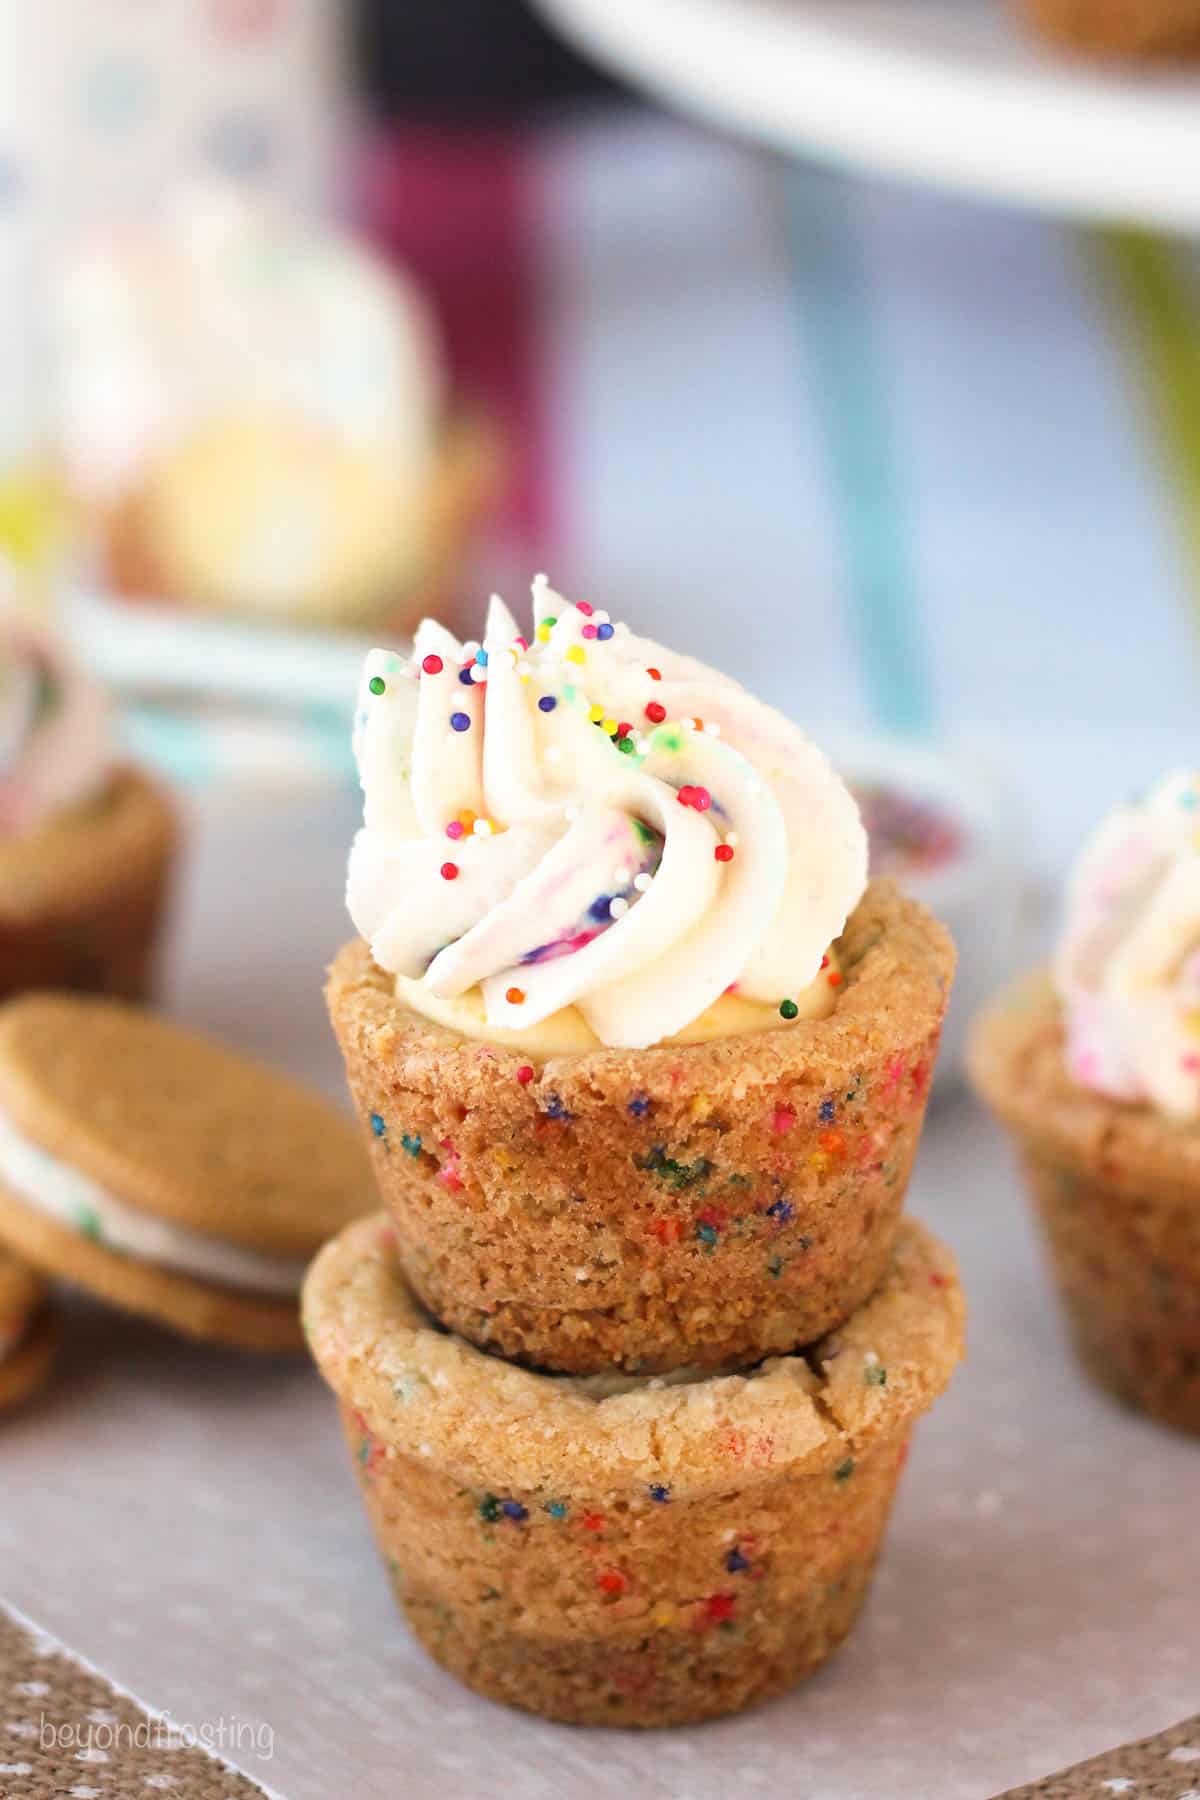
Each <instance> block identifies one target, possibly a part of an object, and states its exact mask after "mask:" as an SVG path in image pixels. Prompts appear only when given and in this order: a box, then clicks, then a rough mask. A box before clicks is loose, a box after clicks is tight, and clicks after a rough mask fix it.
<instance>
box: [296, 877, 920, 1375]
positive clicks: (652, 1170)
mask: <svg viewBox="0 0 1200 1800" xmlns="http://www.w3.org/2000/svg"><path fill="white" fill-rule="evenodd" d="M838 952H839V963H840V968H841V970H842V974H843V981H842V986H841V988H840V990H839V998H838V1003H837V1007H836V1010H835V1011H834V1012H833V1013H832V1014H831V1015H830V1016H829V1017H827V1018H824V1019H819V1020H811V1021H805V1020H800V1021H797V1022H796V1023H794V1024H792V1025H790V1026H787V1027H783V1028H781V1029H779V1030H771V1031H764V1032H760V1033H757V1034H752V1035H750V1036H744V1037H738V1038H729V1039H725V1040H721V1041H717V1042H711V1043H702V1044H689V1045H683V1046H680V1045H675V1046H672V1045H664V1046H661V1047H659V1048H655V1049H651V1050H641V1051H624V1050H596V1051H589V1052H587V1053H585V1054H578V1055H571V1056H559V1057H555V1058H552V1059H551V1060H550V1061H548V1062H546V1063H545V1064H543V1065H542V1066H540V1067H535V1066H534V1065H533V1064H532V1063H531V1062H530V1061H528V1060H527V1058H526V1056H525V1055H524V1054H520V1053H517V1052H515V1051H513V1050H510V1049H506V1048H500V1047H498V1046H491V1045H487V1044H483V1043H479V1042H472V1041H465V1040H463V1039H461V1038H458V1037H455V1036H453V1035H451V1034H450V1033H449V1032H448V1031H446V1030H444V1029H443V1028H442V1027H440V1026H438V1025H433V1024H431V1023H429V1022H428V1021H427V1020H425V1019H423V1018H420V1017H418V1016H417V1015H416V1014H415V1013H413V1012H412V1011H411V1010H409V1009H408V1008H407V1007H405V1006H403V1005H401V1004H400V1003H399V1002H398V1001H397V999H396V998H395V995H394V992H393V987H392V983H391V980H390V978H389V977H388V976H387V975H385V974H384V973H383V971H382V970H380V969H378V968H376V967H375V965H374V964H373V963H372V961H371V959H370V956H369V953H368V951H367V949H366V947H365V945H363V944H361V943H355V944H351V945H349V946H348V947H347V948H346V949H345V950H343V951H342V953H341V955H340V956H339V957H338V959H337V961H336V963H335V964H334V967H333V971H332V975H331V979H330V983H329V989H328V994H329V1003H330V1010H331V1013H332V1017H333V1022H334V1027H335V1029H336V1031H337V1035H338V1039H339V1042H340V1043H341V1047H342V1052H343V1055H344V1056H345V1059H346V1068H347V1073H348V1075H349V1080H350V1087H351V1091H352V1093H353V1095H354V1099H355V1102H356V1104H357V1107H358V1110H359V1113H360V1115H361V1117H362V1119H363V1122H364V1125H365V1126H366V1129H367V1135H368V1140H369V1142H370V1145H371V1151H372V1154H373V1156H374V1160H375V1172H376V1176H377V1179H378V1182H379V1187H380V1191H381V1193H382V1195H383V1197H384V1200H385V1201H386V1202H387V1205H388V1206H389V1208H390V1210H391V1212H392V1215H393V1217H394V1219H395V1222H396V1230H397V1244H398V1249H399V1255H400V1258H401V1260H402V1262H403V1264H404V1269H405V1273H406V1275H407V1277H408V1279H409V1281H410V1282H411V1283H412V1285H413V1287H414V1288H415V1290H416V1292H417V1294H418V1295H419V1296H420V1298H421V1300H422V1302H423V1304H424V1305H426V1306H427V1307H428V1308H429V1309H430V1311H431V1312H433V1313H434V1314H435V1315H436V1317H438V1318H439V1319H441V1320H442V1322H443V1323H444V1324H446V1325H448V1326H449V1327H450V1328H451V1329H452V1330H454V1331H457V1332H459V1333H460V1334H461V1335H462V1336H464V1337H466V1338H469V1339H470V1340H471V1341H472V1342H474V1343H477V1344H480V1345H482V1346H483V1347H485V1348H487V1349H489V1350H495V1351H497V1352H499V1353H500V1354H501V1355H504V1356H507V1357H512V1358H515V1359H516V1360H518V1361H520V1362H524V1363H529V1364H532V1365H534V1366H535V1367H540V1368H546V1369H558V1370H565V1371H568V1372H570V1373H575V1374H589V1373H592V1372H595V1371H598V1370H606V1369H609V1368H612V1367H621V1368H624V1369H627V1370H631V1371H635V1372H636V1371H640V1372H642V1373H646V1372H653V1371H658V1370H670V1369H673V1368H677V1367H679V1366H680V1365H682V1364H691V1365H694V1366H696V1367H698V1368H721V1367H725V1366H728V1365H730V1364H739V1363H751V1362H757V1361H758V1360H759V1359H760V1358H762V1357H763V1356H769V1355H772V1354H774V1353H776V1352H779V1351H789V1350H792V1349H794V1348H795V1347H796V1345H798V1344H806V1343H812V1342H813V1341H814V1340H815V1339H816V1338H818V1337H820V1336H821V1335H822V1333H824V1332H826V1331H829V1330H831V1329H832V1328H833V1327H834V1326H835V1325H838V1324H840V1323H841V1321H842V1320H843V1319H845V1318H846V1317H848V1316H849V1314H850V1313H851V1312H853V1310H854V1308H855V1307H856V1306H858V1305H860V1304H861V1303H862V1302H863V1301H864V1300H865V1299H866V1298H867V1296H868V1295H869V1294H870V1293H872V1292H873V1291H874V1289H875V1288H876V1287H877V1286H878V1284H879V1281H880V1280H881V1279H882V1276H883V1273H884V1271H885V1269H886V1268H887V1264H888V1259H889V1257H890V1255H891V1251H892V1244H893V1240H894V1237H895V1232H896V1226H897V1222H898V1220H899V1217H900V1211H901V1207H902V1205H903V1200H904V1191H905V1188H906V1186H907V1183H908V1175H909V1170H910V1168H911V1165H912V1159H913V1154H914V1152H915V1150H916V1147H917V1140H918V1137H919V1136H920V1131H921V1123H922V1120H923V1117H924V1113H925V1104H926V1100H927V1097H928V1093H929V1080H930V1075H931V1073H932V1069H933V1064H934V1059H935V1057H936V1054H937V1045H938V1035H939V1032H940V1029H941V1022H942V1015H943V1013H944V1011H945V1006H946V1001H947V999H948V997H949V991H950V983H951V977H952V972H953V967H954V951H953V946H952V945H951V942H950V939H949V937H948V936H947V934H946V932H945V931H944V930H943V929H942V927H941V926H940V925H939V924H937V922H936V921H935V920H934V919H933V918H931V917H930V915H929V914H928V913H926V912H925V911H924V910H923V909H922V908H921V907H919V906H917V905H916V904H914V903H913V902H911V901H909V900H906V899H905V898H904V897H903V896H902V895H901V894H900V893H899V892H898V890H897V889H896V888H895V887H894V886H892V884H891V883H887V882H881V883H876V884H874V885H873V886H872V887H871V888H870V889H869V891H868V893H867V895H866V896H865V898H864V899H863V900H862V902H861V903H860V905H859V906H858V908H857V910H856V911H855V913H854V915H853V917H852V918H851V920H850V922H849V924H848V925H847V928H846V931H845V934H844V936H843V938H842V939H841V941H840V944H839V947H838Z"/></svg>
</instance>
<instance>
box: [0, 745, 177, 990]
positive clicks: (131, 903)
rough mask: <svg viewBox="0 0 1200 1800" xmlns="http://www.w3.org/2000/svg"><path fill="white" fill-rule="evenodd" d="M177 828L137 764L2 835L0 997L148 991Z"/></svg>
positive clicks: (162, 795)
mask: <svg viewBox="0 0 1200 1800" xmlns="http://www.w3.org/2000/svg"><path fill="white" fill-rule="evenodd" d="M178 836H179V831H178V825H177V820H176V814H175V809H174V807H173V805H172V804H171V801H170V800H169V799H168V797H167V795H166V793H165V792H164V790H163V789H162V788H161V787H160V786H159V785H158V783H157V782H155V781H152V780H151V779H150V778H149V777H148V776H145V775H142V774H140V773H139V772H138V771H136V770H134V769H124V770H120V771H118V772H117V773H116V774H114V775H113V776H112V777H111V779H110V780H108V781H107V782H106V783H105V784H104V785H103V786H101V787H100V789H99V790H98V791H97V792H96V793H95V794H93V795H91V796H90V797H89V798H88V799H86V800H83V801H81V802H79V803H78V804H77V805H75V806H72V807H70V808H69V809H67V810H66V811H64V812H61V813H58V814H55V815H54V816H53V817H52V818H51V819H49V820H48V821H47V822H46V823H44V824H41V825H38V826H36V827H35V828H34V829H33V830H31V831H27V832H21V833H19V834H17V835H14V836H3V835H0V1000H3V999H7V998H9V997H10V996H11V995H13V994H18V993H23V992H27V991H30V990H32V989H43V988H70V989H72V990H74V991H76V992H79V993H95V994H108V995H111V996H112V997H113V998H114V999H121V1000H144V999H146V998H148V997H149V995H150V993H151V992H152V990H153V986H154V978H155V972H156V963H157V952H158V945H159V937H160V932H161V927H162V923H163V916H164V912H165V909H166V903H167V898H168V894H169V887H170V876H171V870H172V866H173V863H174V859H175V851H176V846H177V842H178Z"/></svg>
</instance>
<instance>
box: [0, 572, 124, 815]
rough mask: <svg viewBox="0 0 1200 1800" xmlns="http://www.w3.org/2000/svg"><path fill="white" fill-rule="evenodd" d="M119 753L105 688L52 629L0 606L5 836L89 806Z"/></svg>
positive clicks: (0, 807)
mask: <svg viewBox="0 0 1200 1800" xmlns="http://www.w3.org/2000/svg"><path fill="white" fill-rule="evenodd" d="M113 755H114V744H113V733H112V721H111V714H110V707H109V702H108V699H107V697H106V695H105V694H104V692H103V690H102V689H101V688H100V687H99V686H98V685H97V684H96V683H95V682H94V681H92V680H91V679H90V678H89V677H88V676H86V675H85V674H84V672H83V671H82V670H81V669H79V668H78V667H77V666H76V664H75V663H74V662H73V661H72V659H71V658H70V657H69V656H68V654H67V652H66V651H65V650H64V649H63V647H62V645H61V644H60V643H59V642H58V640H57V639H56V638H55V637H54V636H53V635H52V634H51V633H50V632H49V631H46V630H44V629H43V628H42V627H40V626H38V625H36V624H34V623H33V621H32V620H31V619H29V618H27V617H26V616H25V615H24V614H23V613H21V612H20V611H18V609H17V607H16V606H15V604H12V603H9V602H6V601H3V600H0V836H7V835H12V836H16V835H18V834H20V833H22V832H27V831H32V830H34V829H36V827H37V826H39V825H41V824H44V823H46V821H47V820H49V819H52V818H53V817H54V815H55V814H56V813H59V812H62V811H64V810H65V809H66V808H68V807H70V806H74V805H78V804H79V803H80V802H81V801H83V800H86V799H87V798H88V797H89V796H90V795H91V794H93V793H95V792H97V791H98V790H99V788H101V787H102V786H103V784H104V782H105V781H106V780H107V778H108V776H109V774H110V773H111V770H112V763H113Z"/></svg>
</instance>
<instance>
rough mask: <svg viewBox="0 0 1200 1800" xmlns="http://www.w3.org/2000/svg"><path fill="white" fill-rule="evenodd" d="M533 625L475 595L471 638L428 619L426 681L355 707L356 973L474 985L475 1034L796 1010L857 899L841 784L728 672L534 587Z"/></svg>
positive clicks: (376, 663) (650, 1037)
mask: <svg viewBox="0 0 1200 1800" xmlns="http://www.w3.org/2000/svg"><path fill="white" fill-rule="evenodd" d="M534 616H535V619H536V624H535V627H534V630H533V634H532V635H533V640H534V642H533V646H532V648H530V647H528V646H527V644H526V640H525V639H524V638H522V637H521V635H520V634H519V632H518V631H517V627H516V623H515V621H514V620H513V618H512V616H511V614H510V613H509V612H508V610H507V608H506V607H505V606H504V604H503V602H502V601H500V600H499V599H497V598H495V597H494V598H493V600H492V603H491V607H490V610H489V614H488V620H487V630H486V633H485V635H484V641H483V643H482V644H478V645H473V644H465V645H463V644H459V643H458V642H457V641H456V640H455V639H454V638H453V637H452V636H451V634H450V633H449V632H447V631H445V630H444V629H443V628H442V627H441V626H439V625H437V624H435V623H434V622H433V621H428V620H427V621H426V622H425V623H424V624H423V625H422V626H421V628H420V630H419V632H418V634H417V642H416V650H415V658H414V660H415V663H416V664H417V665H418V666H419V667H420V669H421V670H422V671H423V673H424V675H425V677H426V679H425V680H423V681H422V682H420V683H407V682H403V681H398V682H388V683H387V684H386V691H385V693H384V694H382V695H380V696H378V698H377V701H376V703H375V704H374V705H372V706H370V707H367V708H365V709H364V710H363V711H362V712H361V713H360V715H359V718H358V721H357V725H356V733H355V750H356V754H357V757H358V762H359V769H360V773H361V776H362V782H363V789H364V795H365V806H364V826H363V830H362V831H361V832H360V833H359V836H358V838H357V840H356V842H355V846H354V850H353V853H352V856H351V862H350V872H349V879H348V888H347V897H348V901H349V905H350V910H351V914H352V916H353V918H354V921H355V924H356V925H357V926H358V928H359V930H360V931H361V932H362V934H363V935H364V936H365V937H366V938H367V939H368V941H369V943H370V945H371V951H372V955H373V956H374V958H375V961H376V962H377V963H378V964H379V965H380V966H381V967H382V968H384V969H387V970H390V971H391V972H393V973H394V974H396V975H397V976H398V977H402V978H403V979H404V981H405V982H406V983H407V984H408V987H409V989H410V990H415V993H414V995H413V998H414V1002H415V1003H419V1001H418V1000H417V995H419V993H420V992H421V991H422V990H423V991H425V992H427V993H428V995H429V998H430V1004H431V1007H432V1006H433V1005H434V1003H435V1002H449V1001H455V1000H457V999H459V998H460V997H463V996H468V995H471V994H473V993H475V994H478V996H479V999H480V1003H481V1006H482V1012H483V1016H484V1018H485V1019H486V1022H487V1024H488V1026H489V1027H491V1028H494V1029H497V1030H504V1029H507V1030H517V1029H521V1030H527V1029H528V1028H531V1027H535V1026H538V1025H540V1024H541V1023H542V1022H543V1021H545V1020H547V1019H550V1018H551V1017H552V1016H554V1015H557V1014H559V1013H562V1012H564V1011H566V1010H567V1009H571V1008H574V1009H575V1010H576V1012H577V1013H578V1014H579V1015H581V1016H582V1020H583V1022H584V1024H585V1025H586V1026H587V1027H588V1028H589V1029H590V1032H591V1033H592V1034H593V1035H594V1038H595V1039H598V1040H599V1042H600V1043H602V1044H611V1045H614V1046H621V1047H630V1048H639V1047H644V1046H646V1045H649V1044H654V1043H658V1042H660V1041H662V1040H663V1039H664V1038H668V1037H671V1036H673V1035H674V1034H676V1033H677V1032H680V1031H683V1030H685V1029H687V1028H688V1027H689V1026H691V1025H692V1024H693V1023H694V1022H695V1021H697V1020H698V1019H700V1018H701V1015H703V1014H705V1013H706V1012H707V1010H708V1009H709V1008H710V1007H711V1006H713V1005H714V1003H715V1002H716V1001H718V1000H719V999H720V998H721V996H722V995H723V994H725V993H726V992H727V991H729V990H730V989H731V988H732V987H733V986H734V985H735V984H736V989H737V993H738V996H739V1002H745V1001H749V1002H752V1003H757V1004H758V1005H760V1006H761V1007H762V1008H763V1009H764V1011H766V1010H771V1009H774V1010H776V1011H777V1013H778V1016H779V1017H780V1018H782V1019H784V1020H791V1019H793V1018H795V1017H797V1016H798V1015H799V1012H800V1010H801V1009H800V1007H799V1005H798V1004H797V1003H796V1001H795V1000H789V1001H787V1002H786V1003H785V1004H784V1005H783V1006H781V1005H780V1002H779V999H778V996H779V994H780V992H781V991H783V992H785V993H790V994H802V993H803V991H804V990H806V989H807V988H808V987H809V986H810V985H811V983H812V982H813V981H814V979H815V978H816V976H817V974H818V973H819V972H820V969H821V967H822V961H823V958H824V957H825V955H826V952H827V951H828V948H829V946H830V944H831V943H832V941H833V940H834V939H835V938H836V937H837V936H838V934H839V933H840V931H841V929H842V926H843V925H844V923H845V920H846V918H847V916H848V914H849V913H850V911H851V910H852V909H853V907H854V906H855V905H856V904H857V901H858V899H859V897H860V895H861V893H862V889H863V886H864V885H865V879H866V838H865V834H864V832H863V829H862V825H861V821H860V820H859V817H858V813H857V810H856V808H855V806H854V803H853V801H852V799H851V797H850V795H849V793H848V791H847V789H846V788H845V786H844V785H843V783H842V782H841V781H840V780H839V779H838V777H837V776H836V775H835V774H834V773H833V771H832V770H831V769H830V767H829V765H828V763H827V762H826V761H825V759H824V757H823V756H822V755H821V754H820V752H819V751H818V750H816V749H815V747H814V746H813V745H812V744H811V743H810V742H809V741H808V740H807V739H806V738H805V737H804V736H803V734H802V733H801V732H800V731H799V730H798V729H797V728H796V727H795V726H793V725H791V724H790V723H789V722H788V721H787V720H786V719H784V718H782V717H781V716H780V715H779V714H777V713H775V712H773V711H772V710H771V709H770V708H768V707H766V706H763V705H762V704H760V703H759V702H758V701H757V700H755V699H754V698H753V697H752V696H751V695H749V694H748V693H746V692H745V691H744V690H743V689H741V688H740V687H738V686H737V685H736V684H735V683H734V682H732V681H730V680H728V679H727V678H726V677H724V676H722V675H720V674H718V673H716V672H715V671H713V670H711V669H708V668H706V667H705V666H704V665H702V664H700V663H697V662H694V661H693V660H691V659H690V658H686V657H677V656H674V655H673V654H672V653H670V652H668V651H666V650H665V649H661V648H660V647H659V646H657V645H651V644H650V643H648V642H647V641H645V640H642V639H639V638H637V637H636V636H634V634H633V633H632V632H630V631H629V630H628V628H627V627H626V626H623V625H614V624H613V623H612V621H611V620H609V619H608V617H607V615H605V614H603V613H602V612H600V611H598V610H596V609H594V608H586V609H585V608H584V607H582V606H572V605H570V604H568V603H567V602H566V601H565V600H563V599H561V598H560V597H559V596H558V595H557V594H555V593H554V592H553V590H551V589H550V587H549V586H548V584H547V582H546V581H545V578H544V577H539V578H537V580H535V583H534ZM585 646H586V647H585ZM385 657H387V658H388V660H387V666H391V665H392V664H393V663H394V660H395V659H394V658H391V657H388V653H385V652H383V651H373V652H372V653H371V655H370V656H369V657H368V659H367V666H366V669H365V671H364V685H365V687H366V688H367V690H368V692H371V693H374V691H375V690H374V688H373V686H372V683H373V682H374V681H375V680H376V679H378V678H380V670H381V669H382V668H383V667H384V666H385V661H384V659H385ZM464 669H467V670H469V671H470V672H471V673H472V679H471V681H470V682H469V683H468V684H462V685H460V682H459V674H460V672H461V671H462V670H464ZM481 678H485V679H481ZM447 683H449V684H451V685H450V686H447V685H446V684H447ZM652 684H653V685H652ZM451 692H452V693H453V695H454V697H455V700H454V703H453V704H452V705H449V706H448V705H447V701H448V700H449V699H450V694H451ZM643 720H644V721H645V728H644V730H643V728H641V726H640V725H639V724H638V723H637V722H638V721H643ZM447 838H450V839H451V840H452V841H453V842H454V843H455V845H456V852H455V857H456V859H455V861H454V862H443V861H441V859H440V857H439V856H438V854H437V849H436V846H437V843H438V841H439V840H440V842H441V843H442V844H443V846H444V844H445V840H446V839H447ZM614 870H617V871H619V873H620V875H621V877H622V879H621V880H620V881H614V880H613V872H614ZM447 883H450V884H453V894H452V895H451V893H450V892H449V891H448V889H447V887H446V885H445V884H447ZM515 977H519V979H514V978H515ZM517 993H519V994H520V996H521V998H520V999H519V1000H515V999H513V997H512V996H513V995H514V994H517ZM830 1003H831V1002H830ZM787 1007H790V1008H791V1010H790V1011H788V1010H786V1008H787ZM533 1047H534V1046H533V1044H532V1043H531V1044H530V1048H533Z"/></svg>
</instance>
